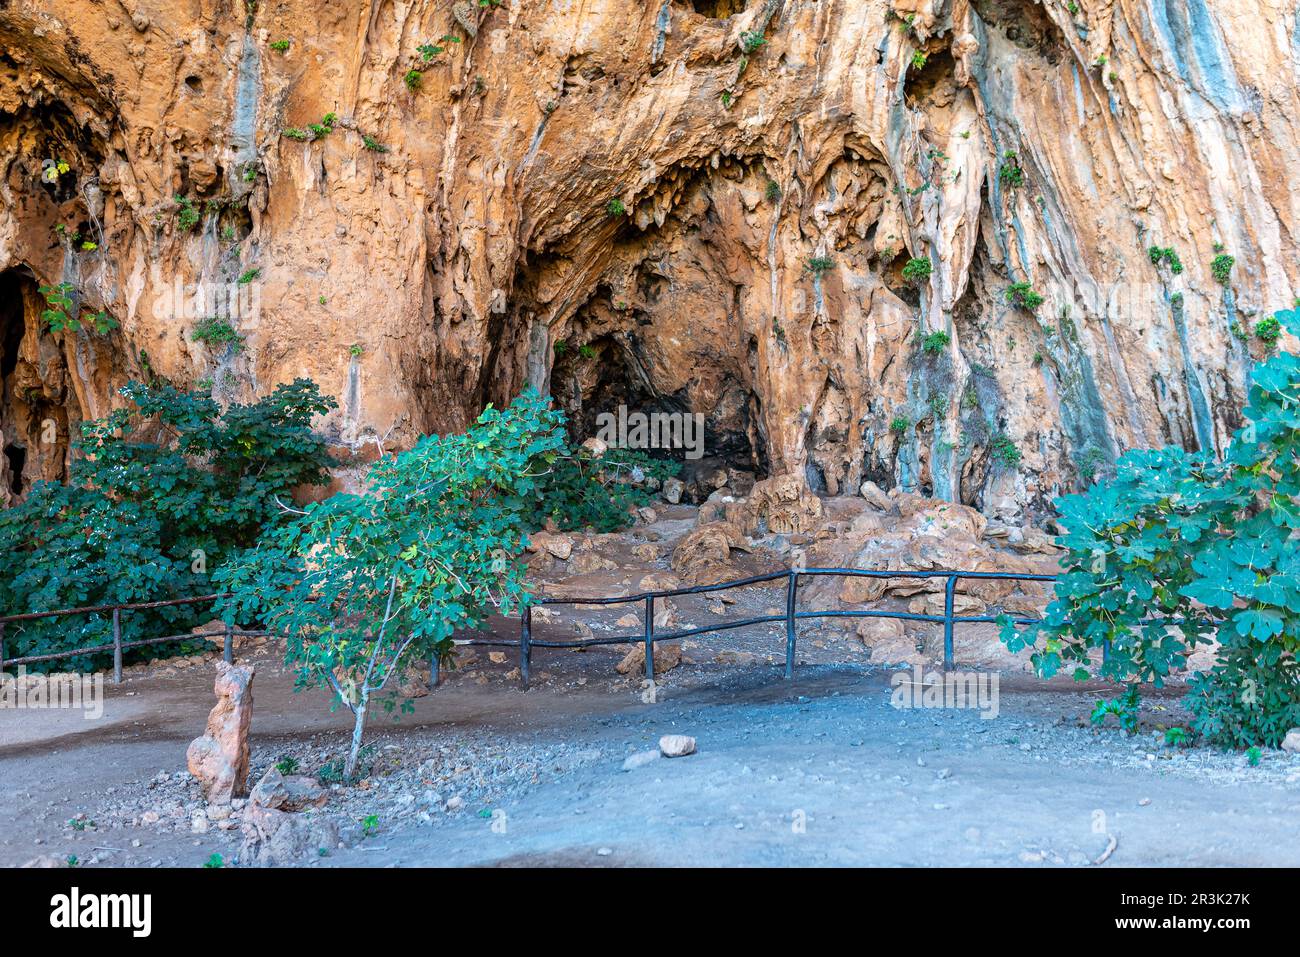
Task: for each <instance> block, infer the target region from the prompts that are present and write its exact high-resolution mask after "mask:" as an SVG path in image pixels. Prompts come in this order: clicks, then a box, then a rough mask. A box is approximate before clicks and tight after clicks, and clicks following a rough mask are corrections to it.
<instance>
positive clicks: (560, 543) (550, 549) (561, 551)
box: [528, 532, 573, 561]
mask: <svg viewBox="0 0 1300 957" xmlns="http://www.w3.org/2000/svg"><path fill="white" fill-rule="evenodd" d="M528 550H529V551H530V552H542V551H544V552H546V553H547V554H548V555H551V556H553V557H555V558H558V559H559V560H560V561H567V560H568V558H569V556H570V555H571V554H572V553H573V539H572V538H570V537H569V536H568V535H558V534H555V533H553V532H534V533H533V534H532V535H529V536H528Z"/></svg>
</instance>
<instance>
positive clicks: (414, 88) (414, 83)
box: [402, 67, 424, 93]
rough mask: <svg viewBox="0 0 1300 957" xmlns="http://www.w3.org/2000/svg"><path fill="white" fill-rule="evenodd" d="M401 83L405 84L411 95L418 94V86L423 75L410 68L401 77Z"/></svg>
mask: <svg viewBox="0 0 1300 957" xmlns="http://www.w3.org/2000/svg"><path fill="white" fill-rule="evenodd" d="M402 82H403V83H405V84H406V88H407V89H408V90H410V91H411V92H412V93H415V92H418V91H419V89H420V85H421V84H422V83H423V82H424V74H423V73H421V72H420V71H419V70H417V69H415V68H414V67H412V68H411V69H409V70H407V71H406V75H405V76H404V77H402Z"/></svg>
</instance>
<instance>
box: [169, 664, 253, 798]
mask: <svg viewBox="0 0 1300 957" xmlns="http://www.w3.org/2000/svg"><path fill="white" fill-rule="evenodd" d="M214 690H215V691H216V694H217V704H216V707H214V708H213V709H212V711H211V712H210V713H209V714H208V725H207V729H206V730H205V731H204V733H203V734H202V736H200V737H198V738H195V739H194V741H192V742H191V743H190V746H189V749H188V750H187V751H186V753H185V757H186V763H187V765H188V767H189V771H190V774H192V775H194V777H195V778H196V779H197V780H198V782H199V784H200V785H201V786H202V788H203V796H204V797H205V798H207V800H208V803H210V804H229V803H230V801H231V799H232V798H236V797H243V796H244V795H246V794H247V793H248V725H249V722H251V721H252V718H253V667H252V666H251V665H230V664H226V662H224V661H219V662H217V680H216V684H215V686H214Z"/></svg>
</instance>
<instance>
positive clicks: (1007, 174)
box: [998, 150, 1025, 189]
mask: <svg viewBox="0 0 1300 957" xmlns="http://www.w3.org/2000/svg"><path fill="white" fill-rule="evenodd" d="M998 182H999V183H1001V184H1002V185H1003V186H1004V187H1005V188H1007V189H1019V188H1020V187H1021V186H1024V185H1025V171H1024V169H1023V168H1022V167H1021V166H1020V158H1019V157H1018V156H1017V155H1016V152H1015V150H1007V151H1006V152H1005V153H1003V154H1002V165H1001V166H999V167H998Z"/></svg>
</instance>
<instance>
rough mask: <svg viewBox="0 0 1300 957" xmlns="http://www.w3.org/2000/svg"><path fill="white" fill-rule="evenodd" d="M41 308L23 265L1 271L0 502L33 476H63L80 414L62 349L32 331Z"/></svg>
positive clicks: (17, 496)
mask: <svg viewBox="0 0 1300 957" xmlns="http://www.w3.org/2000/svg"><path fill="white" fill-rule="evenodd" d="M42 307H43V302H42V298H41V295H40V292H39V289H38V284H37V281H36V279H35V278H34V277H33V276H32V275H31V274H30V273H29V272H28V271H27V270H26V269H23V268H13V269H7V270H5V271H3V272H0V450H2V451H3V455H0V505H9V504H13V503H14V502H16V501H18V500H21V498H22V497H23V496H24V495H26V494H27V492H28V491H30V489H31V486H32V483H33V482H35V481H37V480H40V479H46V480H49V481H62V480H65V479H66V478H67V452H68V434H69V426H70V424H74V423H77V422H80V421H81V418H82V415H81V409H80V405H79V403H78V402H77V400H76V397H75V394H74V393H73V392H72V391H71V390H70V389H68V387H67V373H66V367H65V364H64V359H63V354H62V351H61V350H60V349H59V348H58V346H57V344H56V343H55V342H54V341H53V339H51V338H49V337H40V336H39V335H38V334H37V333H35V331H34V330H36V329H38V328H39V325H38V324H39V323H40V321H41V320H40V313H41V310H42ZM33 335H37V338H38V339H39V341H37V342H30V341H29V337H31V336H33Z"/></svg>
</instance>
